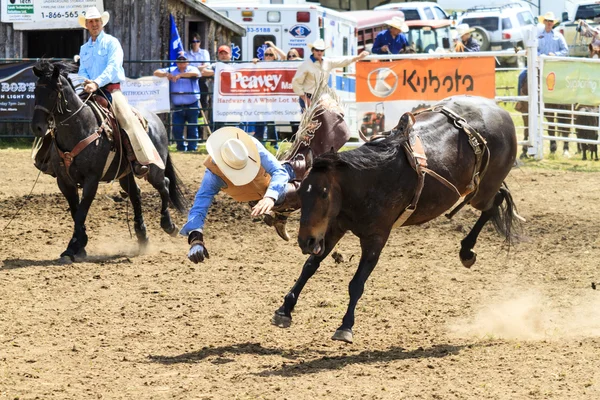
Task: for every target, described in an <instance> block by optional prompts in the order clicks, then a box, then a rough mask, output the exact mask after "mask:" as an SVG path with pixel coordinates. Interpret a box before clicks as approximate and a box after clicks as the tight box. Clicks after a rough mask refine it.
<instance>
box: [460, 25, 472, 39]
mask: <svg viewBox="0 0 600 400" xmlns="http://www.w3.org/2000/svg"><path fill="white" fill-rule="evenodd" d="M471 32H475V28H471V27H469V25H468V24H460V25H458V26H457V27H456V34H457V35H458V36H459V37H462V36H463V35H466V34H467V33H471Z"/></svg>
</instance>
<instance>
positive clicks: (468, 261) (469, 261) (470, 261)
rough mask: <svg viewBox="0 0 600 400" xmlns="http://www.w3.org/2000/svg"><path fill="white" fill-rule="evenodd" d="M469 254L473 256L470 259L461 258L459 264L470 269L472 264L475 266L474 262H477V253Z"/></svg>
mask: <svg viewBox="0 0 600 400" xmlns="http://www.w3.org/2000/svg"><path fill="white" fill-rule="evenodd" d="M471 253H472V254H473V256H472V257H471V258H461V259H460V262H461V263H462V265H464V266H465V267H466V268H471V267H472V266H473V264H475V261H477V253H475V252H471Z"/></svg>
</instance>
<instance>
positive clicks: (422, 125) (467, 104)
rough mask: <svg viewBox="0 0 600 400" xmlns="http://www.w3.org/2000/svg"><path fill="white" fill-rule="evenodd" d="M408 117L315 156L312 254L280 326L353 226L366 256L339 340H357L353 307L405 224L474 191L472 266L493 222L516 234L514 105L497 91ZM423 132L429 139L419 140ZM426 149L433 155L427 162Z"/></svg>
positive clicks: (306, 225) (308, 243) (306, 226)
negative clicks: (409, 122) (350, 145)
mask: <svg viewBox="0 0 600 400" xmlns="http://www.w3.org/2000/svg"><path fill="white" fill-rule="evenodd" d="M442 106H443V107H444V108H442ZM461 117H462V118H464V120H463V119H462V118H461ZM465 121H466V122H467V124H465ZM403 123H404V122H403V118H401V123H400V124H399V125H398V126H397V127H396V128H395V129H394V130H392V131H391V134H390V135H389V136H388V137H385V138H383V139H380V140H375V141H371V142H368V143H366V144H364V145H363V146H361V147H359V148H357V149H355V150H352V151H347V152H342V153H338V154H334V153H327V154H326V155H323V156H321V157H318V158H317V159H316V160H315V162H314V165H313V167H312V169H311V170H310V172H309V173H308V175H307V177H306V178H305V179H304V181H303V182H302V185H301V187H300V200H301V203H302V208H301V217H300V231H299V233H298V244H299V246H300V248H301V249H302V251H303V253H305V254H310V257H309V258H308V260H307V261H306V262H305V264H304V267H303V269H302V273H301V275H300V277H299V279H298V280H297V281H296V283H295V285H294V286H293V287H292V289H291V291H290V292H289V293H288V294H287V295H286V296H285V300H284V303H283V305H282V306H281V307H280V308H279V309H278V310H277V311H276V312H275V315H274V317H273V319H272V323H273V324H275V325H277V326H280V327H288V326H289V325H290V324H291V319H292V315H291V313H292V310H293V309H294V306H295V305H296V302H297V300H298V296H299V295H300V292H301V291H302V288H303V287H304V285H305V284H306V282H307V281H308V279H309V278H310V277H311V276H312V275H313V274H314V273H315V272H316V271H317V269H318V268H319V265H320V264H321V261H323V259H325V257H326V256H327V255H328V254H329V253H330V252H331V251H332V249H333V248H334V246H335V245H336V244H337V243H338V241H339V240H340V239H341V238H342V237H343V236H344V235H345V234H346V232H347V231H351V232H352V233H354V234H355V235H356V236H358V237H359V238H360V244H361V249H362V254H361V258H360V262H359V265H358V270H357V272H356V274H355V275H354V278H353V279H352V281H351V282H350V285H349V292H350V303H349V305H348V310H347V312H346V315H345V316H344V319H343V322H342V325H341V326H340V327H339V328H338V330H337V331H336V333H335V334H334V336H333V338H332V339H334V340H342V341H345V342H352V339H353V337H352V327H353V325H354V309H355V307H356V304H357V302H358V300H359V298H360V297H361V295H362V293H363V290H364V285H365V282H366V280H367V278H368V277H369V275H370V274H371V272H372V271H373V268H375V265H376V264H377V261H378V260H379V255H380V254H381V251H382V249H383V247H384V246H385V244H386V242H387V240H388V237H389V235H390V232H391V230H392V228H393V226H395V223H396V222H398V223H399V224H402V225H418V224H422V223H424V222H427V221H429V220H431V219H433V218H436V217H437V216H439V215H441V214H442V213H444V212H445V211H446V210H449V209H450V208H452V206H453V205H454V204H455V203H456V202H457V200H458V199H459V197H461V196H466V197H465V201H464V202H463V205H464V204H466V203H469V204H470V205H471V206H472V207H474V208H475V209H478V210H481V211H482V213H481V216H480V217H479V219H478V220H477V222H476V223H475V226H474V227H473V228H472V230H471V232H470V233H469V234H468V235H467V236H466V237H465V238H464V239H463V240H462V242H461V249H460V253H459V255H460V259H461V261H462V263H463V264H464V265H465V266H466V267H470V266H471V265H472V264H473V263H474V262H475V258H476V255H475V253H474V252H473V250H472V249H473V247H474V246H475V243H476V241H477V237H478V235H479V232H480V231H481V229H482V228H483V226H484V225H485V223H486V222H487V221H488V220H490V219H491V220H492V221H493V222H494V225H495V227H496V228H497V230H498V231H499V232H500V233H501V234H503V235H504V237H505V238H506V240H507V241H508V242H509V244H510V243H511V242H512V241H513V239H515V233H514V226H513V225H514V224H516V220H515V219H514V217H515V216H516V215H517V214H516V207H515V204H514V202H513V199H512V196H511V194H510V192H509V191H508V188H507V187H506V185H505V184H504V179H505V178H506V176H507V175H508V173H509V171H510V170H511V168H512V167H513V164H514V162H515V157H516V150H517V139H516V135H515V127H514V124H513V122H512V119H511V117H510V115H509V113H507V112H506V111H504V110H503V109H501V108H500V107H498V106H497V105H496V104H495V103H494V102H493V101H491V100H488V99H484V98H479V97H470V96H456V97H451V98H448V99H446V100H444V101H443V102H441V103H440V104H439V105H438V106H436V107H434V109H433V110H431V111H427V112H423V113H420V114H418V115H417V116H416V122H415V124H414V126H412V128H410V127H409V128H408V129H403V128H401V125H402V124H403ZM402 132H404V134H402ZM417 136H418V137H420V142H421V143H422V146H419V145H417V144H416V143H417V142H418V141H419V140H418V139H416V137H417ZM473 138H475V139H473ZM409 140H410V142H414V143H415V144H412V145H411V147H412V151H413V152H414V153H417V154H414V153H411V151H407V150H406V149H407V148H408V147H407V144H406V143H407V141H409ZM484 140H485V143H487V148H486V145H485V144H484ZM475 142H477V143H475ZM419 147H421V149H420V150H419V151H417V149H418V148H419ZM482 149H483V151H482ZM488 150H489V151H488ZM420 153H424V154H425V155H426V160H427V165H426V166H425V165H424V162H423V158H422V157H421V156H419V154H420ZM418 158H421V160H418ZM415 163H416V164H415ZM486 166H487V168H486ZM424 168H425V169H426V172H425V173H426V174H427V175H430V176H428V177H425V176H426V175H423V179H420V178H419V173H415V171H418V170H421V171H423V170H424ZM474 172H475V173H474ZM435 175H437V176H435ZM419 193H420V198H419ZM415 199H416V200H415ZM415 201H416V203H415ZM503 203H505V205H503ZM458 209H459V208H458ZM458 209H455V210H454V211H453V212H452V213H451V214H450V216H451V215H453V213H454V212H456V211H457V210H458ZM411 210H414V211H413V212H412V214H410V212H409V211H411ZM407 212H409V213H408V214H406V213H407ZM402 216H404V217H402ZM406 216H408V218H406Z"/></svg>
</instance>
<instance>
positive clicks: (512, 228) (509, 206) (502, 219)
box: [492, 182, 525, 248]
mask: <svg viewBox="0 0 600 400" xmlns="http://www.w3.org/2000/svg"><path fill="white" fill-rule="evenodd" d="M499 192H500V193H501V194H502V197H504V201H503V202H502V203H500V204H499V205H498V206H497V207H496V210H495V211H496V212H495V213H494V215H493V216H492V222H493V224H494V227H495V228H496V231H497V232H498V233H499V234H501V235H502V236H504V237H505V238H506V242H507V243H508V246H509V248H510V246H511V245H513V244H516V243H518V242H519V240H520V235H519V234H518V232H519V230H520V226H521V222H525V219H524V218H523V217H521V216H520V215H519V214H518V213H517V205H516V204H515V201H514V200H513V198H512V195H511V194H510V191H509V190H508V186H507V185H506V182H502V187H501V188H500V190H499Z"/></svg>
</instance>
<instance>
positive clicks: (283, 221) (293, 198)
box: [263, 180, 300, 242]
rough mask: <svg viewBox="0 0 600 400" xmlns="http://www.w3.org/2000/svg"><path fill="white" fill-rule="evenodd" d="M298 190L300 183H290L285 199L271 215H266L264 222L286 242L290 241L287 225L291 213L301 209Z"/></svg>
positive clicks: (276, 206)
mask: <svg viewBox="0 0 600 400" xmlns="http://www.w3.org/2000/svg"><path fill="white" fill-rule="evenodd" d="M298 188H300V181H296V180H294V181H291V182H288V184H287V186H286V189H285V198H284V199H283V202H281V204H277V205H275V207H273V210H272V211H271V213H270V214H266V215H265V216H264V218H263V221H264V222H265V223H266V224H267V225H269V226H272V227H274V228H275V231H276V232H277V234H278V235H279V237H280V238H282V239H283V240H285V241H286V242H287V241H289V240H290V236H289V235H288V233H287V229H286V225H287V219H288V217H289V216H290V214H291V213H293V212H294V211H296V210H297V209H299V208H300V197H298Z"/></svg>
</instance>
